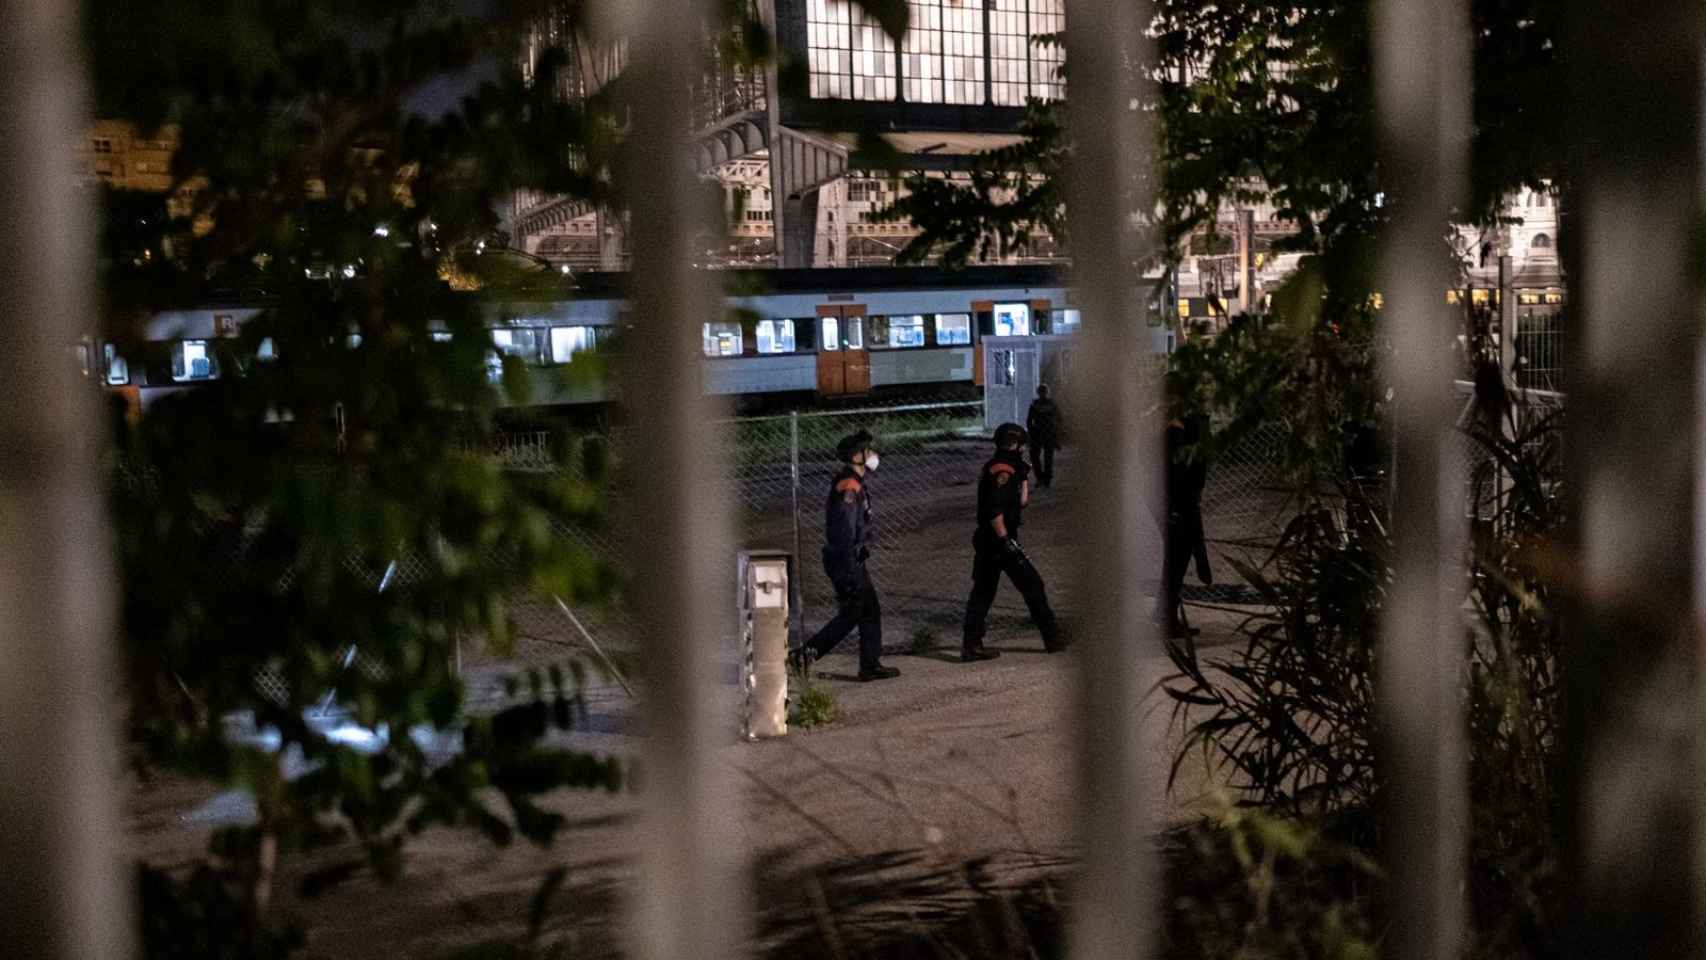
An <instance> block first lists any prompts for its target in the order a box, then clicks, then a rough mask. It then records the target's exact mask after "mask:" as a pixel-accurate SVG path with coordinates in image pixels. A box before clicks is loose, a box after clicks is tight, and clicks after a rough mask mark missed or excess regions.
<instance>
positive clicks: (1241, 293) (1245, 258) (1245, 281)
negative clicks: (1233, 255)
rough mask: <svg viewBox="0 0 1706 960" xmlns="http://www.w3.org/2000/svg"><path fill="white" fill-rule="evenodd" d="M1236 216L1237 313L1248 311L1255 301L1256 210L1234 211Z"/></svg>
mask: <svg viewBox="0 0 1706 960" xmlns="http://www.w3.org/2000/svg"><path fill="white" fill-rule="evenodd" d="M1236 214H1237V217H1238V313H1239V314H1240V315H1242V314H1246V313H1249V312H1250V309H1251V307H1252V306H1253V305H1254V304H1255V302H1256V291H1255V286H1256V271H1255V269H1254V260H1255V256H1256V250H1255V247H1256V212H1255V211H1254V210H1239V211H1236Z"/></svg>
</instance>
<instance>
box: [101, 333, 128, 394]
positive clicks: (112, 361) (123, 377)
mask: <svg viewBox="0 0 1706 960" xmlns="http://www.w3.org/2000/svg"><path fill="white" fill-rule="evenodd" d="M103 353H104V354H105V360H106V361H107V384H108V385H109V386H114V387H122V386H124V385H125V384H128V383H129V382H130V363H129V361H127V360H125V358H123V357H121V356H119V355H118V350H117V349H116V348H115V347H113V345H112V344H110V343H109V344H107V345H106V347H105V348H104V350H103Z"/></svg>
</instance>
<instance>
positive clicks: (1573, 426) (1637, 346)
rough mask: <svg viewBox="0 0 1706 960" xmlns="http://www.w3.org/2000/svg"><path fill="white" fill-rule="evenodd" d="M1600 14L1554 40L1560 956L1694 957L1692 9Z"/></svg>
mask: <svg viewBox="0 0 1706 960" xmlns="http://www.w3.org/2000/svg"><path fill="white" fill-rule="evenodd" d="M1605 12H1606V11H1605V7H1604V6H1603V5H1602V4H1598V3H1592V2H1588V0H1575V2H1571V3H1568V4H1566V5H1565V10H1564V23H1565V31H1564V38H1563V43H1562V44H1561V60H1562V62H1563V63H1565V64H1567V65H1568V67H1569V69H1570V71H1571V75H1570V83H1569V89H1568V91H1567V94H1568V98H1567V102H1568V103H1570V105H1571V124H1572V130H1573V131H1574V132H1575V134H1576V137H1575V140H1574V141H1573V148H1574V149H1573V155H1572V156H1571V158H1570V159H1571V163H1572V169H1571V170H1570V173H1571V176H1570V182H1571V183H1572V184H1574V185H1575V188H1576V191H1577V193H1576V194H1575V196H1573V197H1572V198H1571V200H1572V202H1571V203H1570V204H1569V205H1568V206H1566V207H1565V208H1564V212H1565V213H1566V214H1567V216H1568V220H1567V221H1566V222H1568V223H1569V225H1570V229H1568V230H1566V231H1565V236H1566V240H1567V242H1566V245H1565V253H1566V258H1567V259H1566V262H1565V268H1566V270H1565V275H1566V277H1567V278H1568V281H1569V283H1570V284H1571V291H1570V297H1569V302H1570V305H1571V308H1570V315H1571V316H1572V318H1573V323H1574V329H1573V330H1572V331H1571V337H1572V339H1571V343H1573V344H1579V345H1580V347H1581V349H1580V351H1579V352H1577V351H1572V352H1571V353H1570V354H1569V355H1570V356H1572V357H1575V356H1579V357H1581V358H1582V361H1583V362H1582V369H1581V376H1580V378H1579V381H1578V380H1574V378H1575V373H1574V372H1572V374H1571V376H1572V378H1573V382H1572V390H1571V395H1570V398H1569V400H1570V405H1569V413H1568V415H1567V430H1568V436H1567V440H1566V443H1565V451H1564V453H1565V458H1566V464H1567V469H1568V471H1569V474H1568V477H1569V479H1568V483H1567V488H1568V489H1571V490H1573V491H1575V492H1576V495H1577V496H1579V497H1580V500H1579V502H1578V503H1577V504H1575V507H1576V510H1575V516H1574V518H1573V519H1574V523H1575V528H1574V530H1573V531H1572V539H1573V540H1574V541H1575V542H1574V544H1573V545H1574V546H1575V548H1576V550H1577V551H1578V555H1577V561H1578V566H1577V567H1576V569H1577V570H1578V571H1579V577H1580V584H1581V589H1580V592H1579V605H1578V606H1577V607H1576V608H1575V609H1573V610H1571V611H1568V614H1569V615H1568V617H1567V618H1566V620H1565V628H1566V630H1567V631H1568V633H1567V636H1566V644H1565V651H1564V659H1563V664H1562V669H1561V673H1562V675H1563V677H1564V680H1565V682H1566V684H1568V686H1567V687H1566V691H1565V698H1564V702H1565V708H1566V711H1567V712H1566V715H1565V762H1566V775H1565V788H1564V789H1565V792H1564V794H1563V796H1564V797H1565V798H1566V802H1567V803H1568V804H1569V808H1568V811H1569V817H1570V822H1569V823H1568V824H1566V826H1567V829H1568V830H1569V833H1567V834H1566V835H1565V836H1566V840H1565V842H1564V849H1565V851H1566V857H1565V863H1564V877H1565V879H1566V882H1567V884H1568V893H1569V896H1570V898H1571V902H1570V905H1569V907H1570V908H1569V910H1568V911H1567V914H1566V915H1567V916H1568V917H1569V918H1570V920H1571V922H1572V925H1573V929H1571V930H1570V931H1568V933H1569V935H1568V936H1567V937H1566V940H1565V942H1566V943H1570V944H1571V947H1572V955H1574V956H1583V957H1606V956H1629V957H1635V956H1639V957H1658V958H1662V957H1683V956H1696V955H1698V954H1699V952H1700V950H1701V949H1702V947H1706V943H1703V942H1702V937H1701V931H1700V928H1699V908H1698V899H1697V897H1698V894H1697V891H1695V890H1694V889H1693V884H1694V881H1695V880H1696V879H1697V877H1698V873H1697V871H1698V869H1699V867H1700V864H1699V863H1695V862H1690V861H1691V860H1693V859H1694V858H1695V857H1696V849H1697V847H1696V845H1697V844H1698V843H1699V842H1700V839H1701V825H1700V816H1699V805H1700V803H1701V794H1700V788H1699V777H1700V772H1699V770H1700V768H1699V759H1698V757H1699V749H1698V736H1699V732H1700V723H1699V717H1700V702H1699V700H1698V699H1697V697H1696V696H1695V694H1694V689H1695V687H1694V685H1695V683H1696V677H1698V675H1699V669H1700V665H1701V664H1700V651H1699V647H1698V644H1699V636H1698V635H1697V634H1695V633H1694V625H1695V623H1696V622H1697V620H1696V618H1695V616H1694V614H1693V612H1692V609H1691V607H1692V605H1691V604H1689V603H1686V602H1684V601H1683V598H1684V597H1688V596H1689V592H1690V590H1691V588H1692V586H1693V582H1694V578H1693V571H1692V570H1691V564H1692V563H1693V560H1694V555H1695V551H1696V550H1697V549H1698V544H1696V543H1691V542H1690V539H1689V534H1688V533H1687V531H1694V530H1695V528H1696V523H1697V522H1698V519H1699V517H1700V516H1701V513H1700V506H1699V504H1697V503H1696V502H1695V501H1694V499H1693V494H1694V465H1695V463H1696V458H1697V456H1698V449H1697V447H1696V440H1695V430H1696V425H1697V424H1698V422H1699V420H1698V415H1699V412H1700V411H1699V408H1698V406H1697V404H1696V400H1695V388H1694V377H1695V375H1696V371H1697V369H1698V360H1697V358H1698V356H1699V353H1700V314H1699V304H1698V301H1697V299H1696V297H1697V294H1698V290H1699V281H1698V278H1697V274H1696V273H1695V270H1696V269H1697V267H1695V263H1696V262H1697V261H1696V260H1695V255H1694V253H1693V252H1692V251H1694V250H1697V249H1698V247H1696V246H1694V245H1693V243H1694V238H1695V237H1696V236H1697V233H1696V232H1695V231H1696V227H1695V225H1696V224H1697V222H1698V221H1697V220H1696V219H1695V216H1696V211H1697V210H1698V202H1699V200H1700V188H1701V177H1700V164H1701V160H1700V156H1699V150H1700V130H1701V121H1700V117H1699V114H1698V109H1697V104H1696V103H1695V101H1694V98H1695V97H1697V96H1698V95H1699V91H1700V89H1701V86H1700V84H1701V68H1700V43H1701V30H1700V9H1699V6H1698V4H1696V3H1694V2H1692V0H1645V2H1637V3H1633V4H1625V5H1622V6H1620V7H1619V8H1618V16H1617V21H1616V22H1614V23H1608V22H1607V19H1606V16H1605ZM1612 76H1615V77H1616V82H1607V78H1608V77H1612ZM1682 103H1687V104H1689V107H1688V108H1686V109H1679V104H1682ZM1696 536H1698V534H1696ZM1695 599H1696V602H1698V600H1699V598H1698V597H1696V598H1695Z"/></svg>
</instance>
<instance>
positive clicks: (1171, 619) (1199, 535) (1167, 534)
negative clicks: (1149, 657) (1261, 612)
mask: <svg viewBox="0 0 1706 960" xmlns="http://www.w3.org/2000/svg"><path fill="white" fill-rule="evenodd" d="M1208 438H1209V424H1208V417H1206V416H1204V415H1202V414H1191V415H1189V416H1186V417H1184V418H1182V419H1181V418H1175V419H1173V420H1171V421H1169V422H1168V424H1167V442H1166V449H1167V491H1166V492H1167V514H1166V521H1165V523H1164V524H1163V535H1164V543H1165V547H1164V555H1163V559H1162V564H1161V597H1160V601H1159V604H1158V605H1159V607H1160V609H1158V610H1157V611H1156V618H1157V619H1158V620H1160V621H1161V622H1162V625H1163V627H1164V628H1165V630H1166V635H1167V636H1168V637H1172V638H1175V639H1178V638H1183V637H1188V636H1192V635H1194V634H1195V633H1196V632H1197V631H1196V630H1195V629H1193V628H1191V627H1190V626H1189V625H1188V624H1187V623H1186V622H1185V616H1184V603H1183V601H1182V600H1181V597H1180V594H1181V592H1182V591H1183V588H1184V585H1185V572H1186V570H1187V569H1188V568H1189V566H1190V563H1191V559H1192V557H1193V556H1194V557H1195V558H1196V562H1197V576H1198V577H1199V578H1200V579H1201V580H1202V582H1203V583H1205V584H1211V583H1213V582H1214V573H1213V571H1212V570H1210V568H1209V562H1208V542H1207V539H1206V538H1205V536H1204V534H1203V521H1202V494H1203V489H1204V488H1205V487H1207V486H1208V449H1207V448H1208ZM1186 451H1189V453H1188V454H1187V453H1186ZM1187 457H1188V459H1187Z"/></svg>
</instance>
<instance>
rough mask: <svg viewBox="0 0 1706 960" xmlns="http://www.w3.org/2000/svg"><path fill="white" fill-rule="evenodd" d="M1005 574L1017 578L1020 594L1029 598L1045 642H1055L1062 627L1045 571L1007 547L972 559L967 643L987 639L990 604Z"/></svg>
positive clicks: (984, 551) (967, 612) (966, 631)
mask: <svg viewBox="0 0 1706 960" xmlns="http://www.w3.org/2000/svg"><path fill="white" fill-rule="evenodd" d="M1002 574H1006V575H1007V579H1009V580H1011V581H1013V586H1015V587H1017V588H1018V590H1019V596H1021V597H1024V598H1025V606H1026V607H1028V608H1030V611H1031V622H1032V623H1035V624H1036V625H1037V629H1038V630H1039V631H1041V633H1042V635H1043V643H1044V644H1052V643H1054V640H1055V637H1056V635H1057V634H1058V633H1059V632H1060V631H1059V627H1058V626H1056V624H1055V620H1054V609H1053V608H1052V607H1050V606H1049V605H1048V590H1047V589H1046V588H1045V587H1044V586H1043V577H1042V574H1040V573H1038V572H1037V568H1036V567H1034V566H1032V565H1031V561H1029V560H1027V559H1025V558H1024V557H1023V556H1020V555H1017V554H1010V553H1008V552H1006V551H1005V550H979V551H977V552H976V553H975V554H974V556H973V559H972V563H971V596H970V597H968V598H966V620H965V644H966V646H968V647H970V646H976V645H977V644H980V643H982V642H983V634H984V630H985V621H986V620H988V618H989V607H990V605H991V604H993V603H994V602H995V593H996V591H997V590H999V589H1000V588H1001V575H1002Z"/></svg>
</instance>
